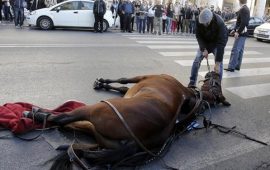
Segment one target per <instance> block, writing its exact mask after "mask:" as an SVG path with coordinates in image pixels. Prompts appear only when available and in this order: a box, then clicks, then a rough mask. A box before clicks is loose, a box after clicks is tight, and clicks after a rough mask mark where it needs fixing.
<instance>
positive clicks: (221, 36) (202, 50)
mask: <svg viewBox="0 0 270 170" xmlns="http://www.w3.org/2000/svg"><path fill="white" fill-rule="evenodd" d="M196 24H197V29H196V38H197V41H198V44H199V49H198V51H197V54H196V57H195V60H194V61H193V65H192V69H191V76H190V82H189V84H188V87H192V86H196V81H197V77H198V71H199V69H200V66H201V61H202V60H203V58H208V54H210V53H213V54H214V56H215V67H214V71H215V72H217V73H219V75H220V78H222V72H223V55H224V48H225V46H226V44H227V41H228V32H227V28H226V26H225V24H224V21H223V20H222V18H221V17H220V16H219V15H217V14H215V13H213V12H211V11H210V10H209V9H207V8H205V9H204V10H202V11H201V13H200V15H199V17H198V19H197V20H196Z"/></svg>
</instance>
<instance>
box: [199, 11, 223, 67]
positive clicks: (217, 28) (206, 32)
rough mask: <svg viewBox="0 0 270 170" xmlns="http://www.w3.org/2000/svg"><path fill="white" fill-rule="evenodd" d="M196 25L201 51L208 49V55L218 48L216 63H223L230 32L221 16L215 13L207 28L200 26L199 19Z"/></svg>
mask: <svg viewBox="0 0 270 170" xmlns="http://www.w3.org/2000/svg"><path fill="white" fill-rule="evenodd" d="M196 23H197V29H196V38H197V41H198V43H199V47H200V50H201V51H204V49H206V50H207V51H208V53H212V52H213V50H214V49H215V48H216V49H217V55H216V57H215V58H216V62H221V61H222V60H223V55H224V49H225V46H226V44H227V41H228V31H227V28H226V26H225V24H224V21H223V19H222V18H221V17H220V16H219V15H217V14H215V13H213V19H212V20H211V22H210V24H209V25H208V26H207V27H205V26H204V25H203V24H200V23H199V21H198V19H196Z"/></svg>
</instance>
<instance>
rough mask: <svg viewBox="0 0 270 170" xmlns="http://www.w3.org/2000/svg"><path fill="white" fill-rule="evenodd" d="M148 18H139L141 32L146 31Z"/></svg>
mask: <svg viewBox="0 0 270 170" xmlns="http://www.w3.org/2000/svg"><path fill="white" fill-rule="evenodd" d="M145 23H146V19H139V33H141V32H143V33H144V32H145Z"/></svg>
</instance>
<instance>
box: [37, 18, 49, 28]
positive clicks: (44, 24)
mask: <svg viewBox="0 0 270 170" xmlns="http://www.w3.org/2000/svg"><path fill="white" fill-rule="evenodd" d="M37 25H38V27H39V28H40V29H42V30H50V29H52V28H53V22H52V20H51V18H49V17H41V18H39V19H38V23H37Z"/></svg>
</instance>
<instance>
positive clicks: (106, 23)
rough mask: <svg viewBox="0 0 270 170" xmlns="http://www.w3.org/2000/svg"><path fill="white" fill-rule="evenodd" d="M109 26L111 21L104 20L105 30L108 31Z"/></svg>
mask: <svg viewBox="0 0 270 170" xmlns="http://www.w3.org/2000/svg"><path fill="white" fill-rule="evenodd" d="M108 28H109V23H108V21H107V20H105V19H104V20H103V32H106V31H107V30H108ZM98 31H100V27H99V26H98Z"/></svg>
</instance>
